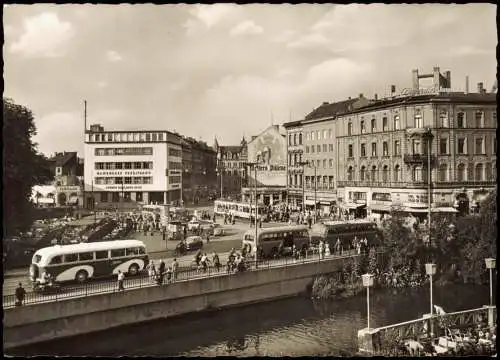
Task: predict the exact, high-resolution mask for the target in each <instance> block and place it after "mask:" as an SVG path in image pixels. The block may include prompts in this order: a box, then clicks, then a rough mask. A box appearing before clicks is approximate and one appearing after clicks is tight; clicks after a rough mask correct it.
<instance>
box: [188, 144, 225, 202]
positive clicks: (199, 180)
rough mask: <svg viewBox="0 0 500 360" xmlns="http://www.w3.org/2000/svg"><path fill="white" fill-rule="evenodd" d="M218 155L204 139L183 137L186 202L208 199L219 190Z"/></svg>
mask: <svg viewBox="0 0 500 360" xmlns="http://www.w3.org/2000/svg"><path fill="white" fill-rule="evenodd" d="M216 166H217V155H216V152H215V150H214V149H212V148H211V147H210V146H208V145H207V144H206V143H205V142H203V141H197V140H195V139H193V138H189V137H183V139H182V167H183V172H184V173H183V176H182V198H183V201H184V202H185V203H199V202H200V201H206V200H207V199H208V198H209V197H210V196H211V195H213V194H214V193H215V192H216V191H217V173H216Z"/></svg>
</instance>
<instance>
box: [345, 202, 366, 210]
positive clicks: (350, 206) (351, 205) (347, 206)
mask: <svg viewBox="0 0 500 360" xmlns="http://www.w3.org/2000/svg"><path fill="white" fill-rule="evenodd" d="M364 206H366V204H355V203H345V204H342V205H341V207H343V208H344V209H349V210H355V209H360V208H362V207H364Z"/></svg>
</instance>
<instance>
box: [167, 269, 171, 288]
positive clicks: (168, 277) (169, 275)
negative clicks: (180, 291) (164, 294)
mask: <svg viewBox="0 0 500 360" xmlns="http://www.w3.org/2000/svg"><path fill="white" fill-rule="evenodd" d="M171 281H172V268H171V267H170V266H169V267H168V268H167V284H170V282H171Z"/></svg>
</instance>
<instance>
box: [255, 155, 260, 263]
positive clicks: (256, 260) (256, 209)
mask: <svg viewBox="0 0 500 360" xmlns="http://www.w3.org/2000/svg"><path fill="white" fill-rule="evenodd" d="M254 179H255V268H256V269H257V267H258V258H257V256H258V255H257V249H258V247H257V232H258V230H257V227H258V225H257V220H258V217H259V208H258V202H257V164H255V165H254Z"/></svg>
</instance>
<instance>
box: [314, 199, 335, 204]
mask: <svg viewBox="0 0 500 360" xmlns="http://www.w3.org/2000/svg"><path fill="white" fill-rule="evenodd" d="M318 202H319V203H320V204H321V205H332V204H334V203H335V201H334V200H332V201H326V200H320V201H318Z"/></svg>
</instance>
